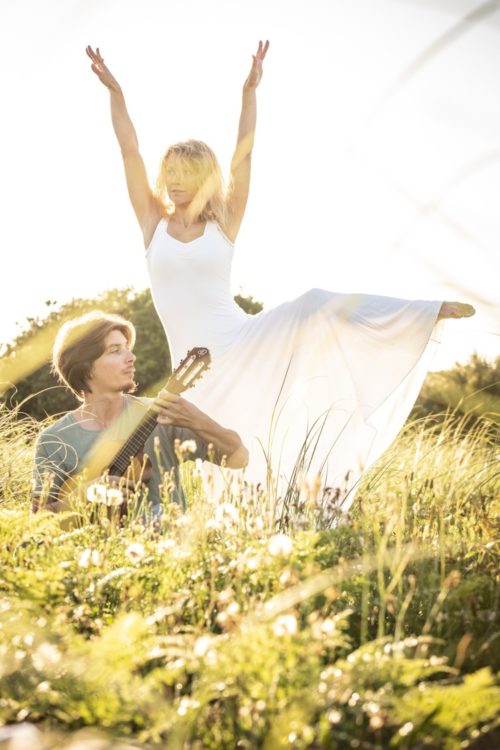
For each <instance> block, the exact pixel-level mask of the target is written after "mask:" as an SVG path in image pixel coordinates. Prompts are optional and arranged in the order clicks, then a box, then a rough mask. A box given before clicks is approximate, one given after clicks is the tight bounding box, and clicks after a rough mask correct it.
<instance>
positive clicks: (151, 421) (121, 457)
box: [108, 407, 158, 477]
mask: <svg viewBox="0 0 500 750" xmlns="http://www.w3.org/2000/svg"><path fill="white" fill-rule="evenodd" d="M156 418H157V412H156V411H155V410H154V409H153V407H150V408H149V409H148V410H147V412H146V414H145V415H144V417H143V418H142V419H141V421H140V423H139V425H138V426H137V427H136V428H135V430H134V431H133V433H132V435H131V436H130V437H129V438H128V440H126V441H125V443H124V444H123V445H122V447H121V448H120V450H119V451H118V453H117V454H116V456H115V457H114V459H113V463H112V464H111V465H110V466H109V470H108V471H109V474H110V476H114V477H121V476H123V475H124V474H125V472H126V471H127V469H128V467H129V466H130V461H131V459H132V458H134V456H136V455H137V453H139V451H140V450H141V448H142V446H143V445H144V443H145V442H146V440H147V439H148V437H149V436H150V435H151V433H152V432H153V430H154V428H155V427H156V425H157V424H158V422H157V421H156Z"/></svg>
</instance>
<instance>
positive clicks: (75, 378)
mask: <svg viewBox="0 0 500 750" xmlns="http://www.w3.org/2000/svg"><path fill="white" fill-rule="evenodd" d="M111 331H120V332H121V333H123V335H124V336H125V338H126V339H127V344H128V345H129V346H130V347H131V348H132V347H133V346H134V344H135V328H134V326H133V325H132V323H130V321H128V320H125V318H122V317H121V315H112V314H111V313H104V312H101V311H100V310H95V311H93V312H89V313H86V314H85V315H81V316H80V317H79V318H75V319H73V320H67V321H66V323H64V324H63V326H62V327H61V329H60V330H59V333H58V334H57V336H56V340H55V342H54V347H53V349H52V372H53V373H54V374H55V375H56V376H57V377H58V379H59V382H61V383H64V385H66V386H67V387H68V388H69V389H70V390H71V391H73V393H74V394H75V396H76V397H77V398H79V399H81V398H82V394H83V393H84V392H85V391H87V392H89V391H90V387H89V385H88V379H89V376H90V372H91V370H92V365H93V364H94V362H95V361H96V359H99V357H100V356H101V354H103V353H104V340H105V338H106V336H107V335H108V334H109V333H111Z"/></svg>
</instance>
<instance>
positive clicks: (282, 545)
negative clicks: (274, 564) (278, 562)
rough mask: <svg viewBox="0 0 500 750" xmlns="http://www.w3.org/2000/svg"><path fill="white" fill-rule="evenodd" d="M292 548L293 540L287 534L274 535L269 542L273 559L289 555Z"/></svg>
mask: <svg viewBox="0 0 500 750" xmlns="http://www.w3.org/2000/svg"><path fill="white" fill-rule="evenodd" d="M292 548H293V543H292V540H291V539H290V537H289V536H287V535H286V534H274V536H272V537H271V538H270V540H269V552H270V554H271V555H272V556H273V557H279V556H280V555H289V554H290V552H291V551H292Z"/></svg>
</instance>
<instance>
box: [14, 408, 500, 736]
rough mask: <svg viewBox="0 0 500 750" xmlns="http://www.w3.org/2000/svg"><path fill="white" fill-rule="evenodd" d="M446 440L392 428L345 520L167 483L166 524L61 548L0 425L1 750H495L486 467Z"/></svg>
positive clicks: (452, 429)
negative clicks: (171, 492) (184, 502)
mask: <svg viewBox="0 0 500 750" xmlns="http://www.w3.org/2000/svg"><path fill="white" fill-rule="evenodd" d="M467 425H468V423H467ZM468 426H469V425H468ZM464 427H465V422H461V421H460V420H457V419H456V418H455V417H453V415H448V416H446V417H444V418H443V419H442V420H441V422H440V424H436V422H435V420H432V419H425V420H420V421H416V422H413V423H411V424H408V425H407V427H406V429H405V430H404V432H403V433H402V434H401V435H400V437H399V438H398V440H397V441H396V443H395V444H394V445H393V446H392V447H391V449H390V450H389V451H388V452H387V453H386V454H385V455H384V456H383V457H382V459H381V461H380V462H379V463H378V464H377V465H376V466H375V467H374V468H373V470H372V471H371V472H370V473H369V474H368V475H367V476H366V477H365V478H364V480H363V483H362V485H361V486H360V488H359V490H358V494H357V497H356V500H355V503H354V505H353V507H352V508H351V510H350V512H349V514H347V515H346V514H340V513H339V512H338V510H337V509H336V508H335V506H334V505H333V506H332V502H331V501H332V498H331V497H329V496H328V495H326V496H325V495H324V493H323V492H322V491H321V488H320V486H319V484H317V483H316V484H312V485H307V484H306V483H305V482H303V483H302V484H299V486H298V487H296V488H295V491H294V492H293V493H290V495H289V497H288V501H287V502H288V505H287V512H286V515H285V516H283V515H281V516H280V515H279V514H278V515H277V514H276V502H275V500H276V499H275V498H274V497H273V496H268V495H267V494H266V492H265V491H264V490H263V489H262V488H254V487H247V486H246V485H245V484H244V483H242V482H238V481H235V480H234V479H231V476H230V475H229V474H228V475H227V477H226V490H225V492H224V493H223V494H222V495H221V496H220V497H217V496H214V494H213V493H207V492H206V487H205V486H204V484H203V482H202V480H201V477H200V476H199V475H198V474H197V471H196V468H194V469H193V467H192V465H188V464H186V465H184V466H183V467H182V469H183V471H182V474H183V481H184V483H185V488H186V494H187V498H188V508H187V512H186V513H182V512H181V511H180V509H179V508H178V507H177V506H175V505H173V504H166V506H165V513H164V516H163V518H162V520H161V523H160V526H159V528H158V527H153V526H150V525H148V524H144V523H142V522H141V520H140V519H137V518H136V519H135V520H134V519H129V520H126V521H125V522H124V523H118V522H115V521H114V520H113V519H111V520H110V519H109V518H108V517H107V516H104V515H103V516H102V517H100V518H99V519H98V521H97V522H96V523H90V522H88V521H89V519H90V515H89V516H85V514H84V515H83V520H82V521H81V522H80V525H79V526H78V527H76V528H73V529H72V530H70V531H67V530H64V529H63V528H62V523H61V519H60V518H59V517H58V516H54V515H51V514H49V513H39V514H37V515H32V514H31V513H30V509H29V505H30V503H29V495H30V487H31V480H30V475H31V461H32V441H33V435H34V425H33V423H32V422H30V421H29V420H25V421H22V420H15V419H14V418H13V416H12V414H10V413H9V412H8V411H7V410H2V411H1V412H0V451H1V459H2V468H1V471H2V497H1V504H0V564H1V570H2V573H1V580H0V597H1V599H0V654H1V661H0V664H1V666H0V720H1V722H2V723H3V724H5V725H6V726H5V727H4V729H3V730H0V743H1V742H2V734H1V732H2V731H3V732H4V735H3V736H4V737H7V736H9V737H11V738H12V737H14V734H15V732H16V731H17V732H25V736H26V737H28V734H26V733H31V734H29V740H26V742H28V745H26V746H29V747H30V748H31V747H34V748H37V747H38V748H49V747H68V748H69V747H73V748H77V747H78V748H79V749H80V750H81V748H87V747H88V748H90V747H93V748H95V747H103V748H104V747H112V746H113V747H115V746H121V747H126V746H127V747H130V746H132V745H133V746H134V747H136V746H141V747H165V748H202V747H203V748H204V747H207V748H217V749H219V748H228V749H229V748H230V749H231V750H233V749H234V748H236V747H239V748H268V749H272V750H274V749H275V748H311V749H313V748H341V749H343V748H356V747H359V748H388V747H398V748H407V750H410V748H417V747H422V748H436V750H437V748H439V750H441V749H442V748H450V749H451V750H454V749H455V748H456V749H457V750H458V749H459V748H466V747H470V748H475V749H477V750H479V749H480V748H488V747H491V748H493V747H495V742H497V741H498V711H499V709H500V687H499V685H498V681H497V679H496V677H495V672H496V671H498V670H499V669H500V649H499V643H500V638H499V635H500V628H499V613H498V609H499V598H498V586H497V575H498V567H499V566H498V546H497V545H498V540H497V536H496V528H495V520H496V518H497V514H498V496H499V494H500V493H499V489H500V480H499V476H500V475H499V467H500V461H499V458H500V456H499V450H498V436H497V434H496V433H495V425H494V423H493V422H487V421H482V422H479V423H478V424H477V425H476V426H475V427H474V428H473V429H468V431H466V430H465V429H464ZM284 521H286V523H284ZM85 728H87V729H85ZM89 728H93V729H92V731H93V732H98V737H97V736H96V735H95V734H92V735H89V734H88V732H89V731H90V729H89ZM82 732H83V734H82ZM495 733H496V734H495ZM19 737H21V735H18V741H19V742H21V741H24V740H22V739H21V740H20V739H19ZM125 737H126V738H128V739H126V740H125V739H124V738H125ZM120 738H121V739H120ZM6 741H7V740H6ZM11 741H12V742H13V740H9V742H11ZM92 743H94V744H92ZM95 743H101V744H95ZM131 743H132V745H131ZM485 743H486V744H485ZM21 746H22V745H21ZM14 747H19V745H11V750H14Z"/></svg>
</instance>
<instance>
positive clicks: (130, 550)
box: [125, 542, 146, 563]
mask: <svg viewBox="0 0 500 750" xmlns="http://www.w3.org/2000/svg"><path fill="white" fill-rule="evenodd" d="M145 554H146V550H145V549H144V545H143V544H141V543H140V542H133V543H132V544H129V546H128V547H127V549H126V550H125V555H126V556H127V557H128V559H129V560H130V562H133V563H138V562H140V561H141V560H142V559H143V557H144V555H145Z"/></svg>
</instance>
